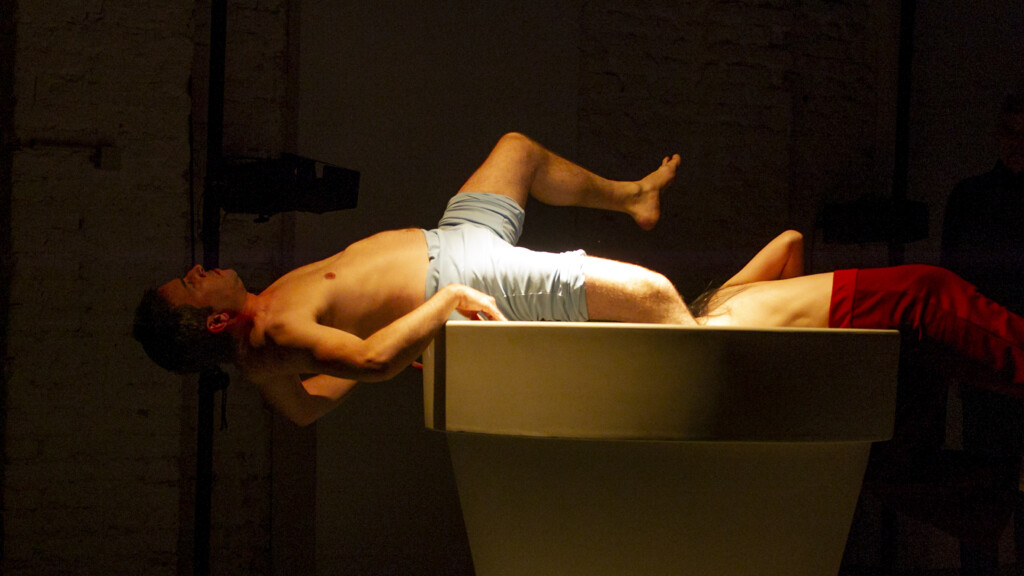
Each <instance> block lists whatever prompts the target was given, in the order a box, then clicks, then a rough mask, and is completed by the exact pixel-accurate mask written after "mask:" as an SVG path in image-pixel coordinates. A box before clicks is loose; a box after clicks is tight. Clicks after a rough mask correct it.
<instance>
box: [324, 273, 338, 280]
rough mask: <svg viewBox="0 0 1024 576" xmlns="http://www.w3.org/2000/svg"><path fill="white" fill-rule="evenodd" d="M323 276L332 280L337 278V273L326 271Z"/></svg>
mask: <svg viewBox="0 0 1024 576" xmlns="http://www.w3.org/2000/svg"><path fill="white" fill-rule="evenodd" d="M324 278H325V279H327V280H334V279H335V278H337V275H335V274H334V272H328V273H327V274H324Z"/></svg>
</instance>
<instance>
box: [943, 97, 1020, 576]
mask: <svg viewBox="0 0 1024 576" xmlns="http://www.w3.org/2000/svg"><path fill="white" fill-rule="evenodd" d="M995 137H996V144H997V146H998V152H999V160H998V161H997V162H996V165H995V167H994V168H992V170H990V171H989V172H986V173H984V174H980V175H977V176H972V177H970V178H967V179H965V180H963V181H962V182H960V183H959V184H957V185H956V187H955V188H954V189H953V191H952V193H950V196H949V201H948V203H947V205H946V213H945V222H944V225H943V230H942V261H941V263H942V266H943V267H944V268H948V269H949V270H952V271H953V272H955V273H957V274H958V275H960V276H961V277H963V278H964V279H966V280H967V281H968V282H971V283H972V284H974V285H975V286H977V287H978V289H979V290H980V291H981V292H982V293H984V294H986V295H988V296H989V297H991V298H992V299H994V300H996V301H998V302H1000V303H1002V304H1004V305H1005V306H1006V307H1007V308H1009V309H1010V310H1012V311H1013V312H1015V313H1017V314H1021V313H1024V94H1011V95H1010V96H1008V97H1007V98H1006V100H1005V102H1004V103H1003V107H1002V109H1001V110H1000V113H999V116H998V119H997V122H996V133H995ZM961 384H966V386H962V387H961V388H960V396H961V399H962V402H963V418H964V422H963V442H964V450H965V452H966V453H967V454H968V455H971V456H974V457H976V458H977V459H978V460H979V461H980V463H981V464H982V465H983V466H984V467H986V468H988V469H989V470H990V472H991V474H992V476H991V477H990V478H988V479H982V481H983V482H986V483H991V485H990V486H989V487H988V488H989V490H991V496H990V497H991V498H994V500H993V503H996V502H998V503H1000V504H1003V505H1004V506H1005V508H1004V509H1003V510H1001V511H1000V512H1001V513H999V514H993V515H992V517H991V518H989V522H981V523H979V524H980V526H979V530H978V531H977V533H975V534H968V535H967V536H966V537H961V550H962V554H961V555H962V559H963V565H964V570H965V573H966V572H968V571H969V572H971V573H974V574H996V573H997V570H998V566H997V560H998V548H997V543H998V542H997V540H996V539H997V538H998V533H1001V532H1002V530H1003V529H1004V528H1005V526H1006V523H1007V521H1008V516H1009V514H1010V509H1011V508H1012V506H1010V505H1009V503H1010V502H1012V501H1013V498H1014V497H1016V498H1017V499H1018V500H1019V499H1020V494H1019V491H1018V485H1017V482H1015V481H1014V479H1015V478H1019V475H1020V458H1021V455H1022V454H1024V402H1022V401H1021V400H1019V399H1013V398H1007V397H1005V396H1002V395H996V394H993V393H991V392H987V391H985V390H983V389H981V388H979V387H976V386H970V384H972V382H962V383H961ZM1016 508H1017V511H1018V512H1017V514H1016V516H1017V524H1018V528H1017V533H1018V534H1021V533H1022V532H1024V530H1022V529H1024V524H1022V519H1021V518H1020V516H1021V515H1022V514H1021V511H1022V507H1021V506H1020V503H1019V502H1018V505H1017V506H1016ZM986 548H987V550H986ZM1017 548H1018V550H1017V554H1018V556H1021V555H1024V549H1021V543H1020V542H1018V546H1017ZM1018 562H1019V560H1018Z"/></svg>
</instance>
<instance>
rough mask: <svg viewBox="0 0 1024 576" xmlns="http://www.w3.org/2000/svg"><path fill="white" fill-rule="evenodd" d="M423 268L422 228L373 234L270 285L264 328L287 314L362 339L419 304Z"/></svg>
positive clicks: (423, 243)
mask: <svg viewBox="0 0 1024 576" xmlns="http://www.w3.org/2000/svg"><path fill="white" fill-rule="evenodd" d="M427 264H428V262H427V247H426V241H425V239H424V236H423V231H422V230H419V229H405V230H391V231H387V232H381V233H379V234H375V235H373V236H370V237H369V238H366V239H364V240H360V241H358V242H356V243H354V244H352V245H351V246H349V247H348V248H346V249H345V250H343V251H342V252H340V253H338V254H335V255H334V256H331V257H330V258H325V259H324V260H320V261H319V262H313V263H312V264H307V265H305V266H302V267H301V268H297V269H295V270H293V271H291V272H289V273H288V274H285V275H284V276H282V277H281V278H280V279H278V280H277V281H276V282H274V283H273V284H272V285H271V286H270V287H269V288H267V289H266V290H265V291H264V292H263V293H262V294H261V295H260V296H261V298H265V299H266V301H267V302H268V303H269V305H268V306H267V308H266V309H265V317H264V318H263V320H264V324H266V323H273V322H274V321H276V320H277V319H279V318H281V317H284V316H287V317H288V318H294V319H299V320H301V321H308V320H313V321H315V322H317V323H318V324H323V325H325V326H331V327H333V328H338V329H340V330H344V331H346V332H349V333H351V334H355V335H356V336H359V337H361V338H366V337H368V336H369V335H371V334H373V333H374V332H376V331H377V330H380V329H381V328H383V327H384V326H387V325H388V324H390V323H391V322H392V321H394V320H396V319H397V318H399V317H401V316H403V315H405V314H407V313H408V312H410V311H412V310H413V309H414V308H416V307H417V306H419V305H420V304H422V303H423V301H424V282H425V279H426V274H427Z"/></svg>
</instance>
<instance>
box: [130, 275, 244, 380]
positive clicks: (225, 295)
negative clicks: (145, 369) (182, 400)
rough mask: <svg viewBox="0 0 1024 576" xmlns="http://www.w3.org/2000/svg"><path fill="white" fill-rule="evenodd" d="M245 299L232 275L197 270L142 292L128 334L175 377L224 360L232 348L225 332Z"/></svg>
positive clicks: (229, 356) (236, 278)
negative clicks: (176, 374) (133, 321)
mask: <svg viewBox="0 0 1024 576" xmlns="http://www.w3.org/2000/svg"><path fill="white" fill-rule="evenodd" d="M246 295H247V293H246V291H245V287H244V286H243V285H242V282H241V280H240V279H239V278H238V275H237V274H235V273H234V272H233V271H231V270H224V271H221V270H211V271H206V270H203V268H202V267H201V266H196V267H194V268H192V269H191V270H189V271H188V272H187V273H186V274H185V275H184V276H183V277H181V278H176V279H174V280H171V281H170V282H167V283H165V284H164V285H162V286H160V287H159V288H156V289H150V290H147V291H146V292H145V294H143V296H142V301H141V302H140V303H139V306H138V308H136V310H135V325H134V327H133V330H132V335H133V336H134V337H135V339H136V340H138V341H139V342H140V343H141V344H142V347H143V349H144V350H145V351H146V354H147V355H148V356H149V357H150V358H151V359H152V360H153V361H154V362H156V363H157V364H158V365H160V366H161V367H162V368H165V369H167V370H170V371H172V372H177V373H179V374H186V373H190V372H199V371H202V370H203V369H205V368H208V367H211V366H215V365H217V364H219V363H221V362H228V361H230V360H231V358H232V355H233V353H234V348H235V346H234V339H233V337H232V334H231V333H230V331H229V330H227V329H226V328H227V327H228V325H229V324H230V322H231V320H232V319H233V318H235V317H237V315H238V313H239V312H240V311H241V310H242V308H243V306H244V304H245V298H246Z"/></svg>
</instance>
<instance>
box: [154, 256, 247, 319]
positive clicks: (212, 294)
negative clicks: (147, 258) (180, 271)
mask: <svg viewBox="0 0 1024 576" xmlns="http://www.w3.org/2000/svg"><path fill="white" fill-rule="evenodd" d="M157 292H158V293H159V294H160V296H162V297H163V298H164V299H165V300H167V301H168V302H170V303H171V304H172V305H175V306H180V305H183V304H185V305H189V306H195V307H197V308H203V307H206V306H211V307H213V309H214V311H215V312H221V311H225V310H230V311H238V310H241V309H242V306H243V305H244V304H245V297H246V290H245V286H244V285H242V280H241V278H239V277H238V274H236V273H235V271H234V270H220V269H215V270H204V269H203V267H202V266H199V265H196V266H193V267H192V269H190V270H189V271H188V272H186V273H185V275H184V276H182V277H181V278H175V279H174V280H171V281H170V282H167V283H166V284H164V285H163V286H161V287H160V288H159V289H157Z"/></svg>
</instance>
